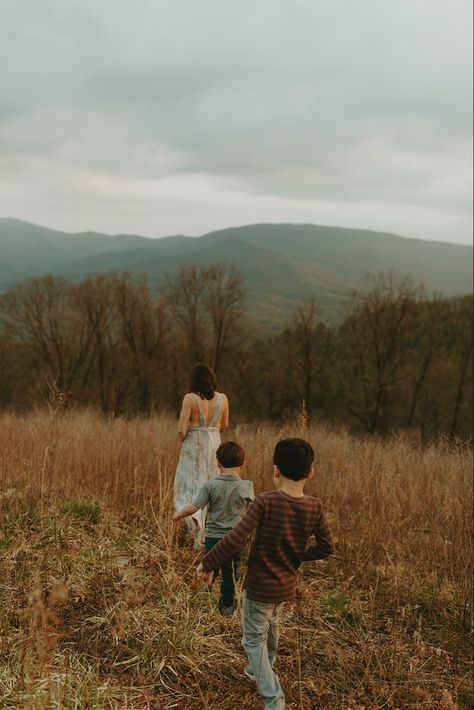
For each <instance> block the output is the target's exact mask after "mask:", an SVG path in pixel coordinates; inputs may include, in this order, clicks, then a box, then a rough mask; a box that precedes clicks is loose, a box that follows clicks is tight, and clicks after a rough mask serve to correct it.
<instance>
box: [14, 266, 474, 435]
mask: <svg viewBox="0 0 474 710" xmlns="http://www.w3.org/2000/svg"><path fill="white" fill-rule="evenodd" d="M247 303H248V291H247V286H246V282H245V279H244V278H243V276H242V274H241V273H240V272H239V271H237V270H236V269H233V268H231V267H225V266H223V265H222V264H219V263H217V264H210V265H207V266H203V265H192V266H189V267H183V268H182V269H180V270H179V271H178V272H177V273H176V274H175V277H174V279H172V280H169V281H168V282H167V284H166V287H165V288H164V290H163V291H162V293H161V295H160V296H159V297H158V296H156V295H155V294H154V293H153V292H152V291H151V290H150V289H149V287H148V286H147V284H146V282H144V281H137V280H134V279H133V278H132V277H130V276H127V275H123V274H108V275H99V276H94V277H91V278H88V279H85V280H83V281H81V282H79V283H71V282H68V281H66V280H65V279H63V278H62V277H54V276H48V277H43V278H39V279H33V280H30V281H26V282H23V283H20V284H18V285H16V286H13V287H12V288H11V289H9V290H8V291H7V292H5V293H4V294H3V295H2V296H1V297H0V407H2V408H4V409H12V410H26V409H29V408H31V407H33V406H34V405H36V404H38V403H43V404H44V402H45V401H50V399H51V392H53V393H54V397H53V399H54V398H59V400H60V401H66V402H68V403H69V406H82V405H91V406H93V407H96V408H98V409H100V410H101V411H102V412H104V413H105V414H109V415H115V416H116V415H125V416H132V415H136V414H141V415H146V416H148V415H150V414H151V413H152V412H157V411H163V410H171V411H173V412H176V411H177V410H178V407H179V404H180V400H181V397H182V395H183V394H184V393H185V392H186V390H187V387H188V374H189V371H190V369H191V367H192V366H194V364H195V363H196V362H199V361H204V362H207V363H209V364H210V365H211V366H212V367H214V368H215V370H216V371H217V373H218V376H219V379H220V382H221V385H222V388H223V389H224V390H225V391H226V392H227V393H228V394H229V396H230V399H231V402H232V410H233V412H232V414H233V417H234V420H245V421H251V420H253V421H257V420H272V421H275V422H278V421H283V420H285V419H287V418H293V417H294V416H295V415H299V416H301V417H303V419H306V418H312V419H314V420H318V419H321V418H324V419H326V420H331V421H337V422H340V423H344V424H346V425H349V426H350V427H352V428H354V429H355V430H358V431H364V432H369V433H387V432H392V431H398V430H401V429H408V430H411V431H413V432H415V433H416V434H417V436H419V437H421V439H422V440H429V439H431V438H435V437H438V436H439V435H440V434H449V435H451V436H456V437H461V438H464V439H465V438H467V437H469V436H471V435H472V297H471V296H463V297H457V298H443V297H441V296H432V295H429V294H427V293H426V291H424V290H423V288H422V287H416V286H413V285H412V284H411V283H409V282H407V281H404V280H397V279H395V278H394V277H393V276H392V275H390V274H388V275H384V276H379V277H378V278H376V279H374V280H373V281H372V282H371V283H370V285H369V286H368V288H366V289H365V290H359V291H357V292H355V293H354V294H353V296H352V299H351V301H350V303H349V306H348V310H347V312H346V316H345V317H344V319H343V320H342V321H341V322H340V323H339V324H334V323H330V322H329V321H328V320H327V319H326V318H325V317H324V312H323V310H322V309H321V307H320V306H319V304H318V303H317V302H315V301H314V300H305V301H300V302H299V304H298V305H297V306H296V307H295V309H294V311H293V313H292V315H291V316H290V317H289V318H288V319H287V321H286V323H284V324H282V326H281V327H280V328H279V329H278V330H277V331H276V332H274V333H269V332H268V331H267V330H265V329H262V328H260V327H259V326H258V325H257V324H256V322H255V320H254V319H253V318H252V316H251V315H250V314H249V311H248V307H247Z"/></svg>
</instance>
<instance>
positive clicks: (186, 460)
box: [174, 392, 224, 547]
mask: <svg viewBox="0 0 474 710" xmlns="http://www.w3.org/2000/svg"><path fill="white" fill-rule="evenodd" d="M215 396H216V398H217V399H216V404H215V407H214V412H213V414H212V417H211V419H210V421H209V422H207V423H206V419H205V417H204V412H203V411H202V407H201V398H200V397H199V395H195V397H196V403H197V407H198V412H199V426H190V427H189V428H188V431H187V433H186V437H185V439H184V441H183V445H182V447H181V451H180V454H179V461H178V466H177V469H176V477H175V479H174V504H175V508H176V510H179V509H180V508H182V507H183V506H184V505H186V504H187V503H192V502H193V500H194V499H195V498H196V495H197V492H198V491H199V489H200V488H201V486H202V485H203V483H205V481H208V480H210V479H211V478H215V476H216V475H217V474H218V473H219V469H218V467H217V461H216V451H217V449H218V448H219V444H220V443H221V435H220V431H219V429H218V428H217V426H216V424H217V422H218V421H219V418H220V415H221V412H222V406H223V403H224V396H223V395H222V393H220V392H216V394H215ZM205 523H206V508H204V509H202V510H198V511H196V513H194V515H192V516H190V517H189V518H186V524H187V526H188V530H189V532H193V531H194V532H195V534H196V547H201V545H202V542H203V539H204V527H205Z"/></svg>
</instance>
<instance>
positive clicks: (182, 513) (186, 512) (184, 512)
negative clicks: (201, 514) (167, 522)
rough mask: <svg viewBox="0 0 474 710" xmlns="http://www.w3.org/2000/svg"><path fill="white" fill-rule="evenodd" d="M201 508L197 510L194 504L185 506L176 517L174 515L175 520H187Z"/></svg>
mask: <svg viewBox="0 0 474 710" xmlns="http://www.w3.org/2000/svg"><path fill="white" fill-rule="evenodd" d="M197 510H199V508H197V507H196V506H195V505H193V504H192V503H188V504H187V505H185V506H183V507H182V508H181V510H178V511H177V512H176V513H175V514H174V515H173V520H179V519H180V518H187V517H188V515H192V514H193V513H195V512H196V511H197Z"/></svg>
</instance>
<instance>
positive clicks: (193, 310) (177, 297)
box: [165, 264, 208, 364]
mask: <svg viewBox="0 0 474 710" xmlns="http://www.w3.org/2000/svg"><path fill="white" fill-rule="evenodd" d="M205 287H206V284H205V280H204V278H203V267H201V266H197V265H196V264H192V265H191V266H184V267H183V268H181V269H180V270H179V271H178V272H177V274H176V276H175V278H174V279H173V280H172V281H168V284H167V286H166V288H165V298H166V300H167V302H168V307H169V310H170V312H171V314H172V316H173V317H174V321H175V323H176V325H177V326H178V328H179V329H180V331H181V333H182V335H183V338H184V342H185V345H186V349H187V354H188V364H195V363H197V362H201V361H202V360H204V359H205V353H206V346H207V340H208V330H207V324H206V317H205Z"/></svg>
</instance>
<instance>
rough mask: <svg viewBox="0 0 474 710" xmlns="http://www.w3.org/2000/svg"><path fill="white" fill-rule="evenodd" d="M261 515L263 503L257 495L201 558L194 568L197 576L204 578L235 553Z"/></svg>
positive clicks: (256, 524) (257, 523) (258, 521)
mask: <svg viewBox="0 0 474 710" xmlns="http://www.w3.org/2000/svg"><path fill="white" fill-rule="evenodd" d="M262 515H263V503H262V502H261V500H260V498H259V497H257V498H256V499H255V500H254V502H253V503H252V505H251V506H250V508H249V509H248V510H247V512H246V513H245V515H244V517H243V518H242V520H241V521H240V522H239V523H237V525H236V526H235V528H233V529H232V530H230V532H228V533H227V535H224V537H223V538H222V539H221V540H220V542H218V543H217V545H214V547H213V548H212V549H211V550H209V552H208V553H207V555H205V556H204V557H203V558H202V562H201V564H200V565H199V566H198V567H197V569H196V574H197V576H198V577H204V578H206V577H207V576H208V574H209V572H211V571H212V570H213V569H217V567H220V566H221V565H222V563H223V562H225V561H226V560H229V559H230V558H231V557H233V556H234V555H236V554H237V552H238V551H239V550H240V548H241V547H242V545H243V544H244V541H245V538H246V537H248V536H249V535H250V533H251V532H252V531H253V530H254V529H255V528H256V527H257V526H258V525H259V523H260V520H261V519H262Z"/></svg>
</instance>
